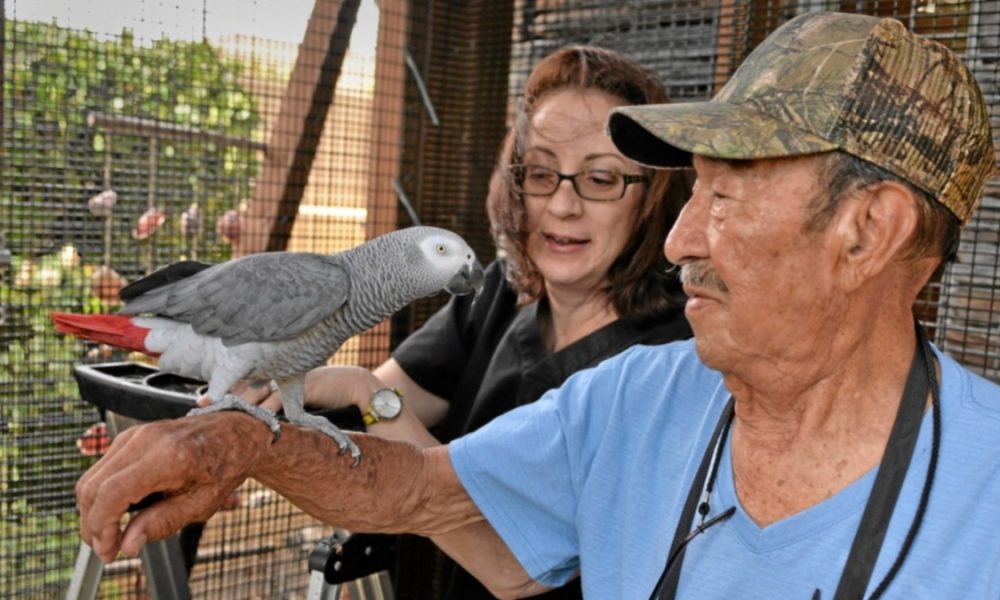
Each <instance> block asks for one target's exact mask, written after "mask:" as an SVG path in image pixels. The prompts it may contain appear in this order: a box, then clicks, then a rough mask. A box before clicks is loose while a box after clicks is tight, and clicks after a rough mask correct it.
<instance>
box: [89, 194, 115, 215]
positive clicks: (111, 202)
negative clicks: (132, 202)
mask: <svg viewBox="0 0 1000 600" xmlns="http://www.w3.org/2000/svg"><path fill="white" fill-rule="evenodd" d="M117 203H118V192H116V191H114V190H104V191H103V192H101V193H100V194H97V195H96V196H93V197H91V198H90V200H88V201H87V208H89V209H90V214H92V215H94V216H96V217H109V216H111V211H112V210H113V209H114V208H115V204H117Z"/></svg>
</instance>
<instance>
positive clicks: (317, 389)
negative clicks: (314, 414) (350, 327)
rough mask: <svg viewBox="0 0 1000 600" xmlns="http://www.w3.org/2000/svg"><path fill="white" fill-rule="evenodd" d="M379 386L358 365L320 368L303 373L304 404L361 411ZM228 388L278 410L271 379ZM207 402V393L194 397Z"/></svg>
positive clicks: (200, 402)
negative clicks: (261, 382) (262, 382)
mask: <svg viewBox="0 0 1000 600" xmlns="http://www.w3.org/2000/svg"><path fill="white" fill-rule="evenodd" d="M382 387H385V386H384V385H382V383H381V382H380V381H379V380H378V378H376V377H375V376H374V375H372V373H371V371H368V370H367V369H363V368H361V367H348V366H326V367H320V368H318V369H313V370H312V371H309V373H307V374H306V382H305V405H306V406H311V407H314V408H319V409H325V410H331V409H336V408H342V407H345V406H350V405H352V404H353V405H355V406H357V407H358V408H360V409H361V410H362V411H363V410H365V409H367V408H368V401H369V400H370V399H371V397H372V394H373V393H375V390H377V389H379V388H382ZM232 391H233V393H234V394H238V395H240V396H242V397H243V399H244V400H246V401H247V402H249V403H250V404H256V405H259V406H263V407H265V408H269V409H271V410H272V411H274V412H278V411H279V410H281V392H280V391H279V390H278V386H277V385H275V384H274V382H271V383H270V384H269V385H260V386H253V385H250V384H249V383H247V382H246V381H240V382H239V383H237V384H236V385H235V386H233V390H232ZM208 404H210V402H209V400H208V397H207V396H202V397H200V398H198V405H199V406H207V405H208Z"/></svg>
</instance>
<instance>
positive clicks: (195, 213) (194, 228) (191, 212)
mask: <svg viewBox="0 0 1000 600" xmlns="http://www.w3.org/2000/svg"><path fill="white" fill-rule="evenodd" d="M181 231H182V232H184V235H194V234H196V233H198V232H199V231H201V209H199V208H198V205H197V204H191V206H189V207H188V209H187V210H185V211H184V212H183V213H181Z"/></svg>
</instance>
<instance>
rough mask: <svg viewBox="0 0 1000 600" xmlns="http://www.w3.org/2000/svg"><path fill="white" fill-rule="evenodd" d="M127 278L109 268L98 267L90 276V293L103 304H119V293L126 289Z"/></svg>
mask: <svg viewBox="0 0 1000 600" xmlns="http://www.w3.org/2000/svg"><path fill="white" fill-rule="evenodd" d="M126 283H127V282H126V281H125V278H124V277H122V276H121V275H119V274H118V272H117V271H115V270H114V269H112V268H111V267H108V266H101V267H98V268H97V269H96V270H95V271H94V273H93V275H91V276H90V293H91V294H93V295H94V296H97V297H98V298H100V299H101V302H108V303H117V302H119V299H118V292H119V291H120V290H121V289H122V288H123V287H125V284H126Z"/></svg>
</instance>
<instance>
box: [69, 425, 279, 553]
mask: <svg viewBox="0 0 1000 600" xmlns="http://www.w3.org/2000/svg"><path fill="white" fill-rule="evenodd" d="M270 447H271V432H270V431H269V430H268V429H267V428H266V427H264V426H262V424H261V423H260V422H259V421H256V420H254V419H252V418H248V417H247V416H246V415H243V414H240V413H234V412H230V413H225V414H214V415H204V416H200V417H196V418H182V419H176V420H170V421H157V422H155V423H150V424H147V425H140V426H136V427H132V428H129V429H127V430H125V431H124V432H122V433H121V434H120V435H119V436H118V437H117V438H116V439H115V441H114V443H113V444H112V445H111V448H110V449H109V450H108V453H107V454H106V455H105V456H104V457H103V458H101V460H100V461H98V462H97V464H95V465H94V466H93V467H91V468H90V470H88V471H87V472H86V473H84V475H83V477H81V478H80V481H79V482H78V483H77V486H76V495H77V506H78V508H79V510H80V536H81V537H82V538H83V541H84V542H86V543H88V544H89V545H90V546H91V547H92V548H93V549H94V551H95V552H96V553H97V554H98V555H99V556H100V557H101V559H102V560H103V561H104V562H106V563H107V562H110V561H112V560H114V558H115V556H117V554H118V551H119V550H121V551H122V552H123V553H125V554H126V555H129V556H134V555H136V554H137V553H138V552H139V549H140V548H141V547H142V545H143V544H145V543H146V542H147V541H152V540H160V539H163V538H166V537H167V536H169V535H171V534H173V533H175V532H176V531H178V530H179V529H180V528H181V527H183V526H184V525H186V524H188V523H191V522H195V521H205V520H207V519H208V518H209V517H210V516H212V514H214V513H215V512H216V510H218V508H219V507H220V506H221V505H222V503H223V501H224V500H225V498H226V496H227V495H228V494H229V493H230V492H232V491H233V490H234V489H235V488H236V487H237V486H239V485H240V484H241V483H243V481H244V480H245V479H246V478H247V476H248V475H249V473H250V471H251V470H252V469H253V467H254V465H256V463H257V462H258V461H259V460H260V458H261V457H262V456H263V455H264V454H266V453H267V452H268V451H269V450H270ZM154 493H160V494H162V495H163V497H164V498H163V499H162V500H161V501H159V502H156V503H155V504H153V505H152V506H150V507H148V508H145V509H143V510H141V511H139V512H137V513H135V514H133V515H132V516H131V518H130V519H129V520H128V523H127V524H126V525H125V526H124V529H122V517H123V516H124V515H125V514H126V512H127V511H128V509H129V506H130V505H132V504H136V503H138V502H140V501H141V500H143V499H144V498H146V497H147V496H149V495H150V494H154Z"/></svg>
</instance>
